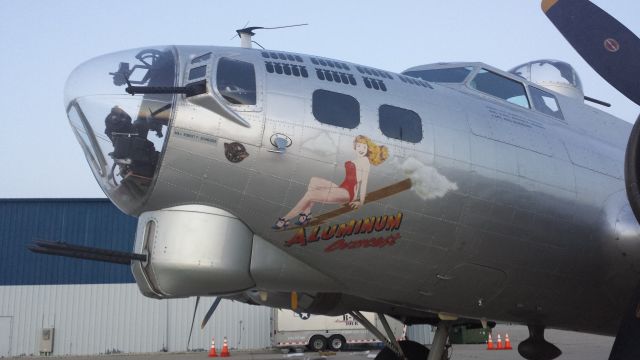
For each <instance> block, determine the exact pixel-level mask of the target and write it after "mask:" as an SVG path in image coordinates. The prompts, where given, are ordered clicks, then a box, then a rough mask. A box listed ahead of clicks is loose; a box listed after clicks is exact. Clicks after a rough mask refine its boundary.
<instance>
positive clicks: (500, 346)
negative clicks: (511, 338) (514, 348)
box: [496, 334, 504, 350]
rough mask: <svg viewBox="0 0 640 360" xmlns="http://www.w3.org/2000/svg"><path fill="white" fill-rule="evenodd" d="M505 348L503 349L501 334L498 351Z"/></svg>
mask: <svg viewBox="0 0 640 360" xmlns="http://www.w3.org/2000/svg"><path fill="white" fill-rule="evenodd" d="M503 349H504V347H502V338H501V337H500V334H498V346H497V347H496V350H503Z"/></svg>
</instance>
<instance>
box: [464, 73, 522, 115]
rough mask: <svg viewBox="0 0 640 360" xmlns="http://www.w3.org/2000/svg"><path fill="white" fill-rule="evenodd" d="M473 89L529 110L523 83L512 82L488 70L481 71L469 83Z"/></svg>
mask: <svg viewBox="0 0 640 360" xmlns="http://www.w3.org/2000/svg"><path fill="white" fill-rule="evenodd" d="M469 86H471V88H473V89H476V90H479V91H482V92H483V93H487V94H489V95H493V96H495V97H498V98H500V99H504V100H506V101H508V102H510V103H512V104H516V105H519V106H522V107H525V108H529V100H528V99H527V93H526V92H525V90H524V85H522V83H521V82H519V81H515V80H511V79H509V78H507V77H504V76H502V75H498V74H496V73H494V72H491V71H489V70H486V69H480V71H478V74H476V76H475V77H474V78H473V80H471V82H470V83H469Z"/></svg>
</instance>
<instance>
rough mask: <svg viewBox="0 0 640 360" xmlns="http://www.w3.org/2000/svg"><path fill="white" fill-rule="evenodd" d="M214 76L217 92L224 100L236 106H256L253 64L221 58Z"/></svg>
mask: <svg viewBox="0 0 640 360" xmlns="http://www.w3.org/2000/svg"><path fill="white" fill-rule="evenodd" d="M216 76H217V84H218V91H219V92H220V95H222V97H224V99H225V100H227V101H228V102H230V103H232V104H237V105H255V104H256V72H255V70H254V68H253V64H251V63H248V62H244V61H240V60H234V59H229V58H221V59H220V61H219V62H218V73H217V75H216Z"/></svg>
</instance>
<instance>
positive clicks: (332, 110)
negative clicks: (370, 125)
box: [313, 90, 360, 129]
mask: <svg viewBox="0 0 640 360" xmlns="http://www.w3.org/2000/svg"><path fill="white" fill-rule="evenodd" d="M313 116H315V118H316V119H317V120H318V121H320V122H321V123H323V124H328V125H333V126H339V127H343V128H347V129H355V128H356V127H357V126H358V125H360V103H358V100H356V99H355V98H354V97H353V96H349V95H345V94H341V93H337V92H333V91H327V90H316V91H314V92H313Z"/></svg>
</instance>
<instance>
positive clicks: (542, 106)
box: [529, 86, 564, 120]
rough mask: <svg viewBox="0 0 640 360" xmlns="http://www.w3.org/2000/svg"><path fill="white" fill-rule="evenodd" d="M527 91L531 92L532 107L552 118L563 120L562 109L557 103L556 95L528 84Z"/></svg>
mask: <svg viewBox="0 0 640 360" xmlns="http://www.w3.org/2000/svg"><path fill="white" fill-rule="evenodd" d="M529 92H530V93H531V101H533V107H534V108H535V109H536V110H538V111H540V112H541V113H543V114H547V115H550V116H553V117H554V118H557V119H560V120H564V117H563V116H562V111H561V110H560V106H559V105H558V100H556V97H555V96H553V95H551V94H549V93H548V92H546V91H543V90H540V89H538V88H535V87H533V86H529Z"/></svg>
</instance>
